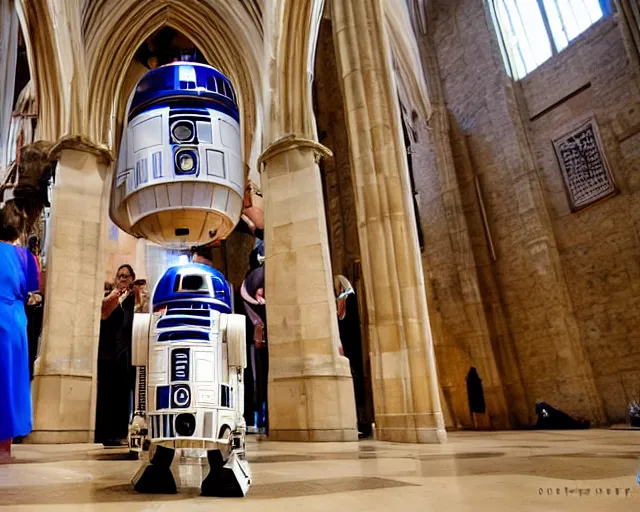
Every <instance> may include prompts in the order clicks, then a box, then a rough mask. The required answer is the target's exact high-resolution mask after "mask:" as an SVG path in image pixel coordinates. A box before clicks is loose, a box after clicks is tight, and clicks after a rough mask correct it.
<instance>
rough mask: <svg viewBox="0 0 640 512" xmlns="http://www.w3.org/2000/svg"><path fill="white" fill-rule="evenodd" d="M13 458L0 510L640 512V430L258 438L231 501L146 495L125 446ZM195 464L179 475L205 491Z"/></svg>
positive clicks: (31, 451)
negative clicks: (239, 491) (437, 439)
mask: <svg viewBox="0 0 640 512" xmlns="http://www.w3.org/2000/svg"><path fill="white" fill-rule="evenodd" d="M14 456H15V461H14V463H12V464H9V465H4V466H0V510H12V511H22V510H25V511H26V510H28V511H40V510H42V511H45V510H46V511H75V510H83V511H92V510H100V511H119V512H125V511H126V512H133V511H142V510H161V511H165V510H176V511H177V510H180V511H185V512H187V511H191V510H207V511H210V510H215V509H217V510H224V512H233V511H236V510H242V511H253V510H255V511H261V512H270V511H272V510H274V511H275V510H285V511H292V512H293V511H298V510H299V511H303V512H313V511H342V510H345V511H347V510H350V511H354V512H356V511H378V510H380V511H384V512H400V511H403V510H411V511H412V512H413V511H431V510H434V511H438V512H450V511H474V512H482V511H489V510H490V511H491V512H502V511H504V512H513V511H517V512H524V511H541V512H555V511H564V510H567V511H580V512H589V511H596V510H597V511H606V512H624V511H634V512H638V511H640V486H638V484H637V482H636V473H637V471H638V470H640V467H639V464H640V432H638V431H613V430H589V431H564V432H557V431H556V432H541V431H538V432H532V431H531V432H494V433H450V434H449V442H448V443H447V444H445V445H401V444H390V443H379V442H374V441H364V442H359V443H346V444H342V443H340V444H339V443H327V444H302V443H269V442H257V441H256V440H255V439H253V440H252V441H251V443H250V445H249V446H248V457H249V460H250V462H251V470H252V472H253V485H252V487H251V489H250V490H249V494H248V495H247V496H246V498H244V499H224V500H222V499H212V498H202V497H200V496H198V490H197V488H184V489H183V490H182V492H181V493H180V494H178V495H174V496H148V495H138V494H136V493H134V492H133V491H132V490H131V487H130V485H129V482H130V479H131V477H132V476H133V474H134V473H135V471H136V469H137V467H138V464H139V463H138V462H136V461H131V460H123V458H124V454H123V453H122V451H121V450H113V449H109V450H104V449H100V448H99V447H96V446H93V445H86V446H85V445H82V446H78V445H74V446H35V445H19V446H17V447H14ZM190 468H191V469H192V471H191V472H189V469H190ZM194 468H197V466H193V465H191V466H183V467H182V470H181V471H182V473H183V477H184V478H185V481H186V482H187V483H188V481H189V479H190V480H191V481H192V484H193V485H197V482H198V478H197V477H194V474H195V473H194V472H193V471H195V469H194ZM223 506H224V507H225V508H224V509H222V508H221V507H223Z"/></svg>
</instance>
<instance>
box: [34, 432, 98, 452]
mask: <svg viewBox="0 0 640 512" xmlns="http://www.w3.org/2000/svg"><path fill="white" fill-rule="evenodd" d="M94 439H95V432H94V431H93V430H77V431H74V430H60V431H58V430H50V431H47V430H38V431H34V432H32V433H31V434H30V435H29V436H27V437H26V438H25V439H24V441H23V443H24V444H87V443H89V444H95V443H94V442H93V440H94ZM95 446H96V448H100V447H102V445H101V444H96V445H95Z"/></svg>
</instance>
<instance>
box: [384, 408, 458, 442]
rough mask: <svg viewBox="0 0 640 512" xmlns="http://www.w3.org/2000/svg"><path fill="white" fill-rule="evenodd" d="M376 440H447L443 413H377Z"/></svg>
mask: <svg viewBox="0 0 640 512" xmlns="http://www.w3.org/2000/svg"><path fill="white" fill-rule="evenodd" d="M376 440H377V441H389V442H393V443H421V444H438V443H446V442H447V431H446V429H445V428H444V417H443V415H442V413H433V414H376Z"/></svg>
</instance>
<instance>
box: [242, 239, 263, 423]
mask: <svg viewBox="0 0 640 512" xmlns="http://www.w3.org/2000/svg"><path fill="white" fill-rule="evenodd" d="M262 251H263V252H262V254H263V255H264V249H262ZM259 253H260V249H259V250H258V254H259ZM256 261H260V259H259V258H257V257H256ZM264 270H265V269H264V265H261V266H258V267H257V268H254V269H253V270H250V271H249V273H248V274H247V277H246V278H245V280H244V282H243V283H242V288H241V290H240V293H241V295H242V299H243V301H244V308H245V311H246V312H247V317H248V318H249V319H250V320H251V323H252V324H253V329H252V331H253V346H254V351H253V358H252V360H253V361H252V362H253V363H254V374H255V384H254V390H255V397H254V404H255V408H256V411H257V413H258V425H256V426H257V427H258V429H259V430H262V431H264V432H265V433H268V431H269V419H268V409H267V389H268V388H267V382H268V376H269V351H268V349H267V329H266V325H267V311H266V306H265V304H266V301H265V293H264Z"/></svg>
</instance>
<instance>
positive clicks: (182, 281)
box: [153, 263, 232, 313]
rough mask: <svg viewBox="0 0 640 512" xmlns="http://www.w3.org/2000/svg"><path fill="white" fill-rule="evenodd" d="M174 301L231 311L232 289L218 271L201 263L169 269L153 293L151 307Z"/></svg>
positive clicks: (156, 308)
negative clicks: (207, 305)
mask: <svg viewBox="0 0 640 512" xmlns="http://www.w3.org/2000/svg"><path fill="white" fill-rule="evenodd" d="M174 301H192V302H193V301H198V302H200V303H209V305H210V307H209V309H215V310H218V311H220V312H221V313H231V312H232V307H231V288H230V286H229V283H227V281H226V280H225V278H224V276H223V275H222V273H221V272H219V271H218V270H216V269H214V268H211V267H209V266H207V265H202V264H200V263H189V264H187V265H180V266H176V267H171V268H169V269H168V270H167V271H166V272H165V273H164V275H163V276H162V277H161V278H160V280H159V281H158V284H157V285H156V288H155V290H154V292H153V308H154V310H158V309H159V308H162V307H164V306H167V305H169V304H170V303H171V302H174Z"/></svg>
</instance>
